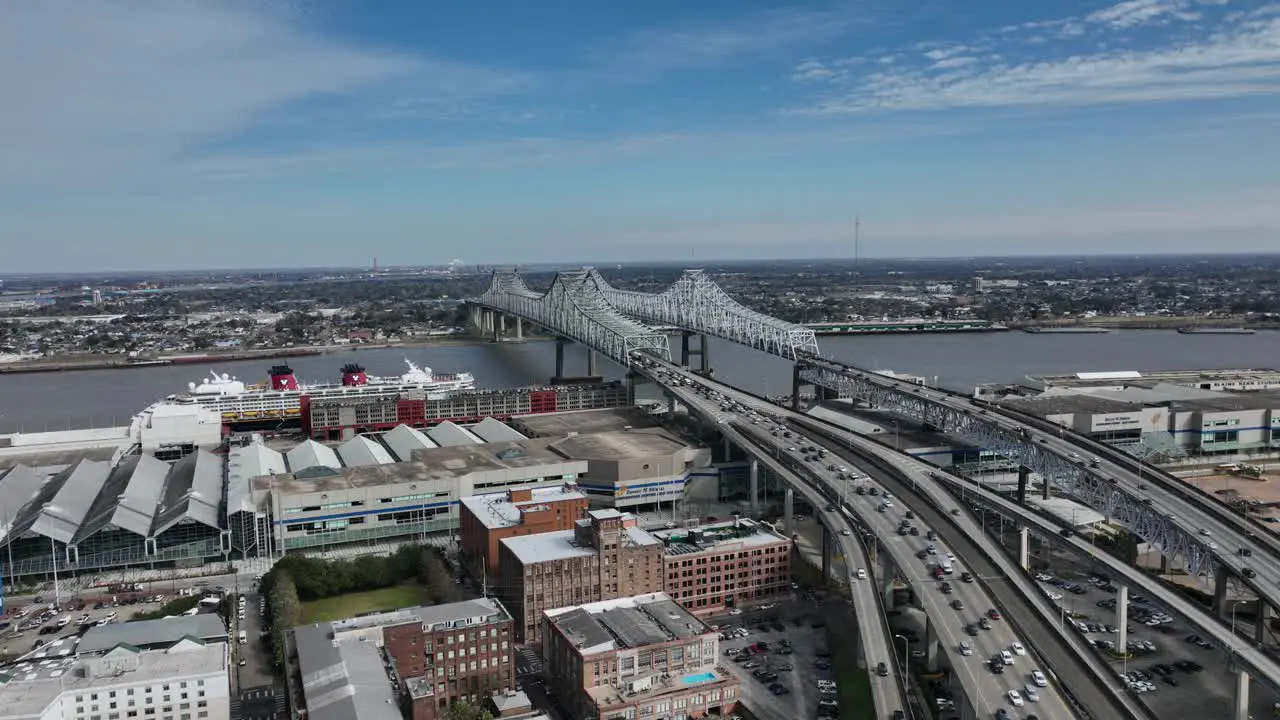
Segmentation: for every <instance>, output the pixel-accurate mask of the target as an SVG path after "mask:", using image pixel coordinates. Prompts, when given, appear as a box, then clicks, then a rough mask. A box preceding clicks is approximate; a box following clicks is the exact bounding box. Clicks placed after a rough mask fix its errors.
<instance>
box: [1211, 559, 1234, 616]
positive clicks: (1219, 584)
mask: <svg viewBox="0 0 1280 720" xmlns="http://www.w3.org/2000/svg"><path fill="white" fill-rule="evenodd" d="M1230 577H1231V576H1230V575H1229V574H1228V572H1227V567H1226V566H1225V565H1219V566H1218V569H1217V570H1216V571H1215V572H1214V573H1213V611H1214V612H1215V613H1217V615H1218V617H1223V616H1225V615H1226V614H1227V582H1228V578H1230Z"/></svg>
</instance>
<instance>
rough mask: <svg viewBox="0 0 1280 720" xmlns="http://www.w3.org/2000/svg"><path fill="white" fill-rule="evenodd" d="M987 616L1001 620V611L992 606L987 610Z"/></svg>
mask: <svg viewBox="0 0 1280 720" xmlns="http://www.w3.org/2000/svg"><path fill="white" fill-rule="evenodd" d="M987 617H989V618H991V619H992V620H999V619H1000V611H999V610H997V609H995V608H991V609H990V610H988V611H987Z"/></svg>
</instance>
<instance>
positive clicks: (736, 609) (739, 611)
mask: <svg viewBox="0 0 1280 720" xmlns="http://www.w3.org/2000/svg"><path fill="white" fill-rule="evenodd" d="M729 614H730V615H741V614H742V611H741V610H739V609H738V608H731V609H730V610H729Z"/></svg>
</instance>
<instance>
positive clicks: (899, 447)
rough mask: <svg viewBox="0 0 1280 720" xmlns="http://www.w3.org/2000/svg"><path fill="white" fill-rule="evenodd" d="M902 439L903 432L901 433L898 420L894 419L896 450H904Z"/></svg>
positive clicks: (894, 446)
mask: <svg viewBox="0 0 1280 720" xmlns="http://www.w3.org/2000/svg"><path fill="white" fill-rule="evenodd" d="M900 440H901V433H900V428H899V425H898V421H897V420H894V421H893V449H894V450H902V443H901V442H900Z"/></svg>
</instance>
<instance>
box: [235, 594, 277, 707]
mask: <svg viewBox="0 0 1280 720" xmlns="http://www.w3.org/2000/svg"><path fill="white" fill-rule="evenodd" d="M239 597H243V598H244V605H243V606H241V605H240V601H239V599H238V598H239ZM238 598H237V600H236V602H235V606H236V609H235V611H233V612H232V613H231V628H229V630H228V634H229V635H230V636H231V638H232V642H233V643H234V648H235V649H234V651H233V652H234V655H235V662H236V666H235V667H236V673H235V678H236V680H235V686H236V687H237V688H254V687H259V686H263V685H271V684H272V683H273V682H274V681H275V678H274V676H273V673H272V671H271V670H272V667H271V647H270V645H269V644H268V642H267V640H266V638H264V637H263V636H262V631H263V629H264V628H263V624H262V614H261V612H260V610H259V609H260V607H261V602H262V596H261V595H259V594H258V592H257V589H256V588H251V589H249V590H247V591H246V592H244V593H243V594H241V595H240V596H238ZM240 607H243V608H244V613H243V615H241V613H240V612H239V608H240ZM241 630H243V631H244V633H245V642H244V643H241V642H240V641H239V633H240V631H241ZM241 661H243V663H244V664H241Z"/></svg>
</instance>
